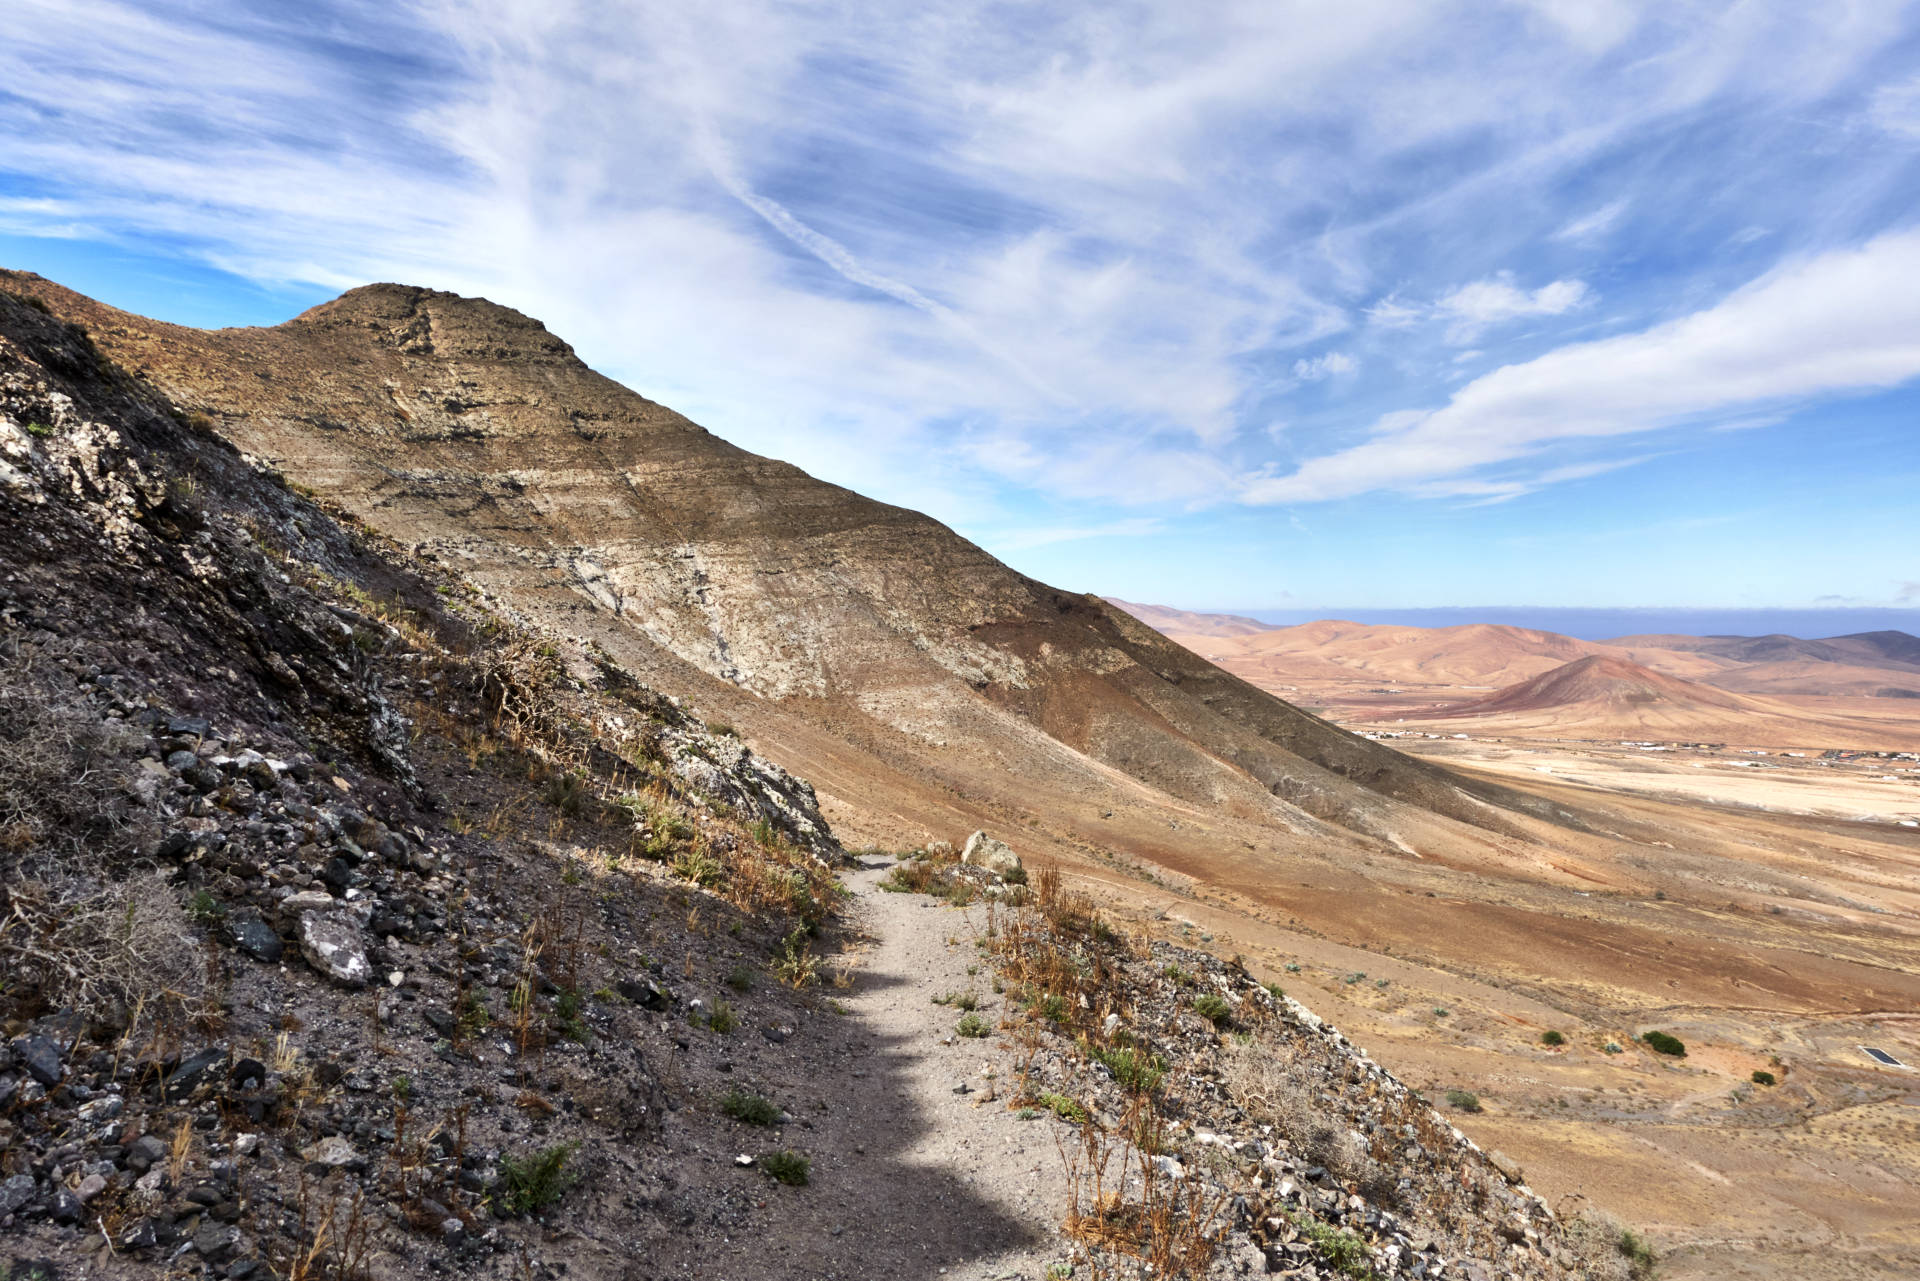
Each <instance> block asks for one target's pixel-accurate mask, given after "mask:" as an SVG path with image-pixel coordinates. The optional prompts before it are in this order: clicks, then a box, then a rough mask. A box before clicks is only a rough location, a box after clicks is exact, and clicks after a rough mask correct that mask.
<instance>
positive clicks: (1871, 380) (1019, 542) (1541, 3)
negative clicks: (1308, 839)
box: [0, 0, 1920, 610]
mask: <svg viewBox="0 0 1920 1281" xmlns="http://www.w3.org/2000/svg"><path fill="white" fill-rule="evenodd" d="M7 8H8V20H7V22H8V27H9V30H8V36H7V39H6V40H5V41H0V263H5V264H6V265H9V266H16V267H24V268H28V269H32V270H36V271H40V272H42V273H43V274H45V275H48V276H51V277H54V278H55V279H58V280H61V281H62V282H64V283H67V284H69V285H72V286H74V287H76V288H79V289H82V290H84V291H86V292H88V293H91V294H93V295H95V296H98V297H100V298H103V299H104V300H106V301H109V302H112V303H115V304H117V305H120V306H125V307H129V308H132V309H134V310H138V311H142V312H145V313H147V314H151V315H156V316H160V317H163V318H166V319H171V320H179V321H185V322H188V323H193V324H202V325H221V324H256V323H273V322H276V321H279V320H282V319H285V318H286V317H288V316H290V315H292V314H294V313H295V312H297V311H298V310H300V309H302V308H304V307H306V306H309V305H311V304H313V303H315V302H318V301H321V300H323V299H325V298H327V297H330V296H332V295H333V294H334V293H337V292H338V291H340V290H341V289H343V288H346V287H349V286H352V285H354V284H359V283H364V282H366V281H369V280H402V281H407V282H411V283H419V284H425V285H431V286H434V287H438V288H445V289H453V290H457V291H460V292H462V293H470V294H484V295H486V296H488V297H490V298H493V299H495V300H497V301H500V302H505V303H508V304H510V305H512V306H516V307H519V308H521V309H522V310H525V311H527V312H529V313H531V314H534V315H536V316H539V317H540V318H541V319H543V320H544V321H546V322H547V323H548V325H549V326H550V327H551V328H553V329H554V330H555V331H556V332H558V333H560V334H562V335H564V336H565V337H567V338H568V339H569V340H570V341H572V342H573V343H574V345H575V346H576V347H577V348H578V349H579V351H580V352H581V354H582V355H583V356H584V357H585V358H586V359H588V360H589V361H590V362H591V363H592V364H594V365H595V366H596V367H597V368H600V369H602V370H604V371H605V372H607V373H609V374H611V375H613V376H615V377H617V378H620V379H621V380H622V381H624V382H627V383H628V384H629V385H631V386H633V387H634V388H636V389H637V390H639V391H641V392H643V393H644V394H646V395H648V396H651V397H653V398H655V399H657V400H661V401H663V402H665V403H667V404H670V405H673V406H674V407H675V408H677V409H680V410H682V411H683V412H685V413H687V414H689V415H691V416H692V417H694V418H695V419H697V420H698V421H700V422H702V423H704V424H705V425H707V426H708V427H710V428H712V429H713V430H715V431H716V432H718V433H720V434H721V435H723V436H725V437H727V438H728V439H731V440H733V441H735V442H737V443H739V444H741V445H743V446H746V447H747V448H750V449H754V450H757V451H760V452H763V453H767V454H771V455H775V456H778V457H781V458H785V459H788V460H790V461H793V462H795V463H797V464H799V465H800V466H802V467H805V468H806V469H808V470H809V471H811V472H813V473H814V474H816V475H819V476H822V477H824V478H826V479H830V480H834V481H837V482H839V483H842V484H846V485H849V486H851V487H853V488H856V489H859V490H861V491H862V492H865V493H868V494H871V495H873V496H875V497H878V498H882V499H886V500H888V501H892V502H898V503H901V504H904V505H907V506H912V507H917V508H920V509H922V510H924V511H927V512H930V513H931V514H933V515H935V516H937V517H938V518H940V519H942V520H944V521H946V522H947V523H948V524H950V525H952V526H954V527H955V528H957V529H959V530H960V531H961V532H963V533H965V534H967V535H968V536H969V537H972V538H974V539H976V540H977V541H979V542H981V543H982V544H984V545H985V546H986V547H988V548H989V549H990V550H992V551H994V552H996V553H998V554H1000V555H1001V556H1003V557H1004V558H1006V559H1008V560H1009V561H1011V562H1012V563H1013V564H1015V565H1016V566H1018V567H1019V568H1021V569H1023V570H1025V571H1026V572H1028V573H1032V574H1034V575H1036V576H1038V577H1041V578H1045V579H1047V580H1049V581H1052V582H1055V583H1057V584H1059V585H1061V586H1064V587H1069V588H1074V589H1079V590H1094V591H1101V592H1105V593H1110V594H1115V595H1121V596H1125V597H1128V598H1130V599H1136V600H1150V601H1158V602H1164V603H1168V604H1175V605H1182V606H1188V607H1202V608H1206V607H1233V608H1241V609H1290V610H1291V609H1308V610H1311V609H1314V608H1316V607H1320V606H1327V607H1341V608H1347V609H1354V608H1360V607H1377V608H1384V607H1389V606H1399V607H1430V606H1452V605H1476V604H1485V605H1495V604H1500V605H1543V606H1596V607H1612V606H1712V607H1724V608H1757V607H1794V608H1805V607H1808V606H1816V605H1856V606H1879V607H1913V608H1920V550H1916V549H1920V13H1916V11H1915V8H1914V6H1911V5H1900V4H1878V3H1872V2H1869V0H1862V2H1859V3H1850V4H1833V5H1804V4H1791V3H1784V2H1776V3H1754V2H1749V3H1724V4H1723V3H1700V4H1692V3H1685V2H1684V0H1664V2H1662V3H1649V4H1626V3H1609V2H1608V0H1535V2H1534V3H1508V4H1501V3H1493V2H1491V0H1475V2H1473V3H1465V4H1448V3H1441V2H1438V0H1414V2H1410V3H1369V2H1367V0H1345V2H1343V3H1340V4H1338V5H1335V4H1286V3H1278V2H1276V0H1265V2H1263V3H1254V4H1230V3H1220V4H1183V5H1173V4H1169V3H1159V4H1127V3H1102V4H1096V5H1084V6H1081V5H1071V4H1065V3H1058V4H1046V5H1036V4H1030V3H1019V4H1014V3H969V2H968V0H955V2H954V3H950V4H943V5H934V6H929V5H922V4H913V5H908V4H884V3H861V4H834V3H749V2H737V0H711V2H709V3H704V4H700V5H688V4H664V3H663V4H651V3H638V4H626V5H614V4H608V3H569V2H568V0H540V2H539V3H532V2H525V3H522V2H510V0H480V2H479V3H460V4H454V3H449V2H447V0H432V2H429V3H412V4H409V3H405V2H404V0H401V2H397V3H395V2H388V3H359V2H356V0H315V2H309V3H301V4H293V3H265V2H264V0H261V2H256V3H227V4H215V3H191V4H189V3H174V4H141V3H124V2H121V0H9V4H8V6H7Z"/></svg>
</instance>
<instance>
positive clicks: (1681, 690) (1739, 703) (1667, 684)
mask: <svg viewBox="0 0 1920 1281" xmlns="http://www.w3.org/2000/svg"><path fill="white" fill-rule="evenodd" d="M1656 704H1661V705H1664V706H1666V707H1668V708H1671V709H1675V710H1684V709H1702V708H1711V709H1713V710H1714V711H1716V712H1726V711H1732V712H1752V713H1756V714H1763V713H1766V712H1768V711H1771V710H1773V709H1772V708H1771V707H1770V706H1769V705H1768V704H1765V703H1762V702H1760V701H1759V700H1757V699H1753V698H1747V697H1744V696H1742V695H1739V694H1731V693H1728V692H1727V691H1726V690H1723V689H1715V688H1714V687H1713V686H1711V685H1706V684H1702V683H1701V682H1699V681H1690V680H1683V679H1681V678H1680V677H1677V676H1666V675H1663V674H1662V673H1660V672H1656V671H1654V670H1653V669H1652V668H1650V667H1642V666H1641V665H1640V664H1639V663H1635V662H1630V661H1628V660H1627V659H1624V658H1610V657H1607V656H1605V655H1602V654H1589V655H1587V656H1586V657H1585V658H1576V659H1574V660H1573V661H1572V662H1571V663H1566V664H1564V665H1562V666H1560V667H1556V668H1554V669H1553V670H1552V671H1550V672H1543V673H1541V674H1540V675H1538V676H1535V677H1533V678H1532V679H1530V680H1524V681H1520V682H1518V683H1516V684H1513V685H1509V686H1507V687H1506V688H1505V689H1502V690H1498V691H1496V692H1495V693H1492V694H1489V695H1487V696H1486V697H1485V698H1476V699H1473V700H1471V701H1470V702H1465V703H1459V704H1456V705H1454V706H1452V707H1448V708H1445V709H1443V710H1440V711H1436V712H1434V713H1431V714H1432V715H1436V716H1448V717H1454V716H1493V715H1499V714H1500V713H1503V712H1537V711H1545V710H1548V709H1566V708H1570V707H1575V706H1583V705H1598V707H1603V708H1605V709H1606V710H1607V711H1610V712H1624V711H1628V710H1634V709H1641V708H1646V707H1651V706H1654V705H1656ZM1596 710H1597V709H1596Z"/></svg>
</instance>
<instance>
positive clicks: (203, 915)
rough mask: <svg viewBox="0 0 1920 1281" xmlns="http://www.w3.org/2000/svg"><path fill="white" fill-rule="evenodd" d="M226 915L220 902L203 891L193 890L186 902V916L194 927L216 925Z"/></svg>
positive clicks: (225, 910)
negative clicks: (192, 922) (190, 919)
mask: <svg viewBox="0 0 1920 1281" xmlns="http://www.w3.org/2000/svg"><path fill="white" fill-rule="evenodd" d="M226 914H227V909H226V908H225V907H224V906H223V905H222V904H221V902H220V900H219V899H217V898H215V897H214V896H213V895H211V894H209V893H208V892H207V891H205V890H195V891H194V892H193V897H192V898H190V899H188V900H187V915H188V916H190V917H192V918H193V921H194V924H196V925H218V924H219V923H220V920H221V918H222V917H224V916H226Z"/></svg>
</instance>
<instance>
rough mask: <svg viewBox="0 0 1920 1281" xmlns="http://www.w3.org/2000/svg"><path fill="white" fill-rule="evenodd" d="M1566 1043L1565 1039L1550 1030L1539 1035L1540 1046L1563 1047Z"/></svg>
mask: <svg viewBox="0 0 1920 1281" xmlns="http://www.w3.org/2000/svg"><path fill="white" fill-rule="evenodd" d="M1566 1043H1567V1038H1566V1037H1564V1036H1562V1035H1560V1034H1559V1033H1558V1032H1556V1031H1554V1030H1553V1029H1551V1028H1549V1029H1547V1030H1546V1031H1545V1032H1542V1033H1541V1034H1540V1044H1542V1045H1565V1044H1566Z"/></svg>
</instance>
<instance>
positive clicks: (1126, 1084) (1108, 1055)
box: [1082, 1041, 1167, 1094]
mask: <svg viewBox="0 0 1920 1281" xmlns="http://www.w3.org/2000/svg"><path fill="white" fill-rule="evenodd" d="M1082 1046H1083V1048H1085V1050H1086V1052H1087V1057H1088V1058H1090V1059H1092V1060H1093V1061H1094V1062H1096V1063H1099V1064H1102V1065H1104V1066H1105V1067H1106V1069H1107V1071H1109V1072H1111V1073H1113V1079H1114V1081H1115V1082H1117V1083H1118V1084H1119V1086H1120V1088H1121V1089H1123V1090H1130V1091H1132V1092H1133V1093H1135V1094H1149V1093H1151V1092H1152V1091H1153V1090H1154V1089H1155V1088H1156V1087H1158V1086H1159V1084H1160V1078H1162V1077H1164V1076H1165V1075H1166V1074H1167V1064H1166V1060H1164V1059H1162V1058H1161V1057H1160V1056H1159V1055H1157V1054H1155V1055H1148V1054H1145V1053H1143V1052H1142V1051H1140V1050H1136V1049H1134V1048H1133V1047H1132V1046H1122V1047H1120V1048H1117V1049H1113V1048H1108V1047H1106V1046H1100V1045H1094V1044H1092V1043H1090V1042H1084V1041H1083V1042H1082Z"/></svg>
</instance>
